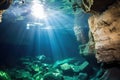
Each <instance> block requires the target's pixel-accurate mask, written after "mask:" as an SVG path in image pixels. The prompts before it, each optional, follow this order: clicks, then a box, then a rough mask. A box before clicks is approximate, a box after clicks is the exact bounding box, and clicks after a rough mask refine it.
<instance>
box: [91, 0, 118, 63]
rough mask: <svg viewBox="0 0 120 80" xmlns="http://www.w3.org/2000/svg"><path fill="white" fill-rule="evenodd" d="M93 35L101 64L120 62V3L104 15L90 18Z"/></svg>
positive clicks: (99, 14)
mask: <svg viewBox="0 0 120 80" xmlns="http://www.w3.org/2000/svg"><path fill="white" fill-rule="evenodd" d="M89 27H90V31H91V32H92V34H93V37H94V42H95V49H96V50H97V54H96V58H97V59H98V61H100V62H112V61H120V1H117V2H116V3H114V4H113V5H111V6H109V7H108V9H107V10H105V11H104V12H103V13H96V14H93V16H91V17H90V18H89Z"/></svg>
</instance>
